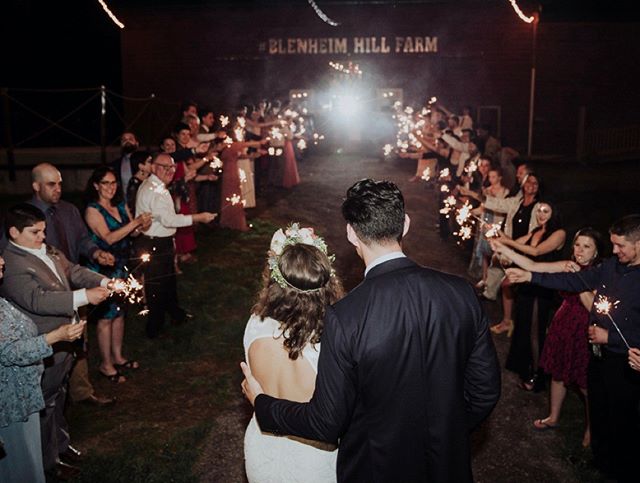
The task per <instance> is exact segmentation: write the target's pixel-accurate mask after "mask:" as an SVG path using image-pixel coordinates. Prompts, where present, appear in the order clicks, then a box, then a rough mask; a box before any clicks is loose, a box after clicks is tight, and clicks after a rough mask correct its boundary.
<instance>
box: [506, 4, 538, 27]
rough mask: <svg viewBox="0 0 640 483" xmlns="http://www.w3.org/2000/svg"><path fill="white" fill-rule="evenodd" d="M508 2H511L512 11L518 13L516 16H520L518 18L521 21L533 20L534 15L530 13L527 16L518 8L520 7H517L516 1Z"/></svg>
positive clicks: (528, 21)
mask: <svg viewBox="0 0 640 483" xmlns="http://www.w3.org/2000/svg"><path fill="white" fill-rule="evenodd" d="M509 3H510V4H511V6H512V7H513V11H514V12H516V14H517V15H518V17H520V20H522V21H523V22H526V23H531V22H533V20H534V19H535V17H534V16H533V15H532V16H531V17H527V16H526V15H525V14H524V13H523V12H522V10H520V7H518V2H516V0H509Z"/></svg>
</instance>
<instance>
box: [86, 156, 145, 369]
mask: <svg viewBox="0 0 640 483" xmlns="http://www.w3.org/2000/svg"><path fill="white" fill-rule="evenodd" d="M85 193H86V198H87V201H88V204H87V208H86V210H85V215H84V216H85V221H86V222H87V225H88V226H89V229H90V230H91V237H92V238H93V240H94V241H95V242H96V244H97V245H98V247H99V248H100V249H102V250H105V251H108V252H109V253H111V254H113V256H114V258H115V260H116V261H115V264H114V266H112V267H105V266H102V265H98V264H96V263H90V264H89V265H88V267H89V268H90V269H91V270H94V271H96V272H100V273H102V274H103V275H106V276H108V277H111V278H121V279H126V278H127V277H128V273H127V270H126V268H125V267H126V266H127V264H128V263H129V259H130V256H131V243H130V237H131V236H137V235H139V234H140V233H141V231H144V230H146V229H147V228H148V227H149V226H150V224H151V214H149V213H141V214H139V215H138V216H137V217H136V218H132V216H131V213H130V212H129V208H128V207H127V205H126V203H125V202H124V200H123V197H122V190H121V188H120V187H119V186H118V181H117V180H116V175H115V173H114V171H113V170H112V169H111V168H109V167H106V166H103V167H100V168H98V169H96V170H95V171H94V172H93V174H92V175H91V177H90V178H89V181H88V182H87V188H86V192H85ZM124 302H125V300H124V299H123V298H121V297H117V296H115V295H114V296H113V297H111V298H110V299H109V300H106V301H105V302H103V303H101V304H100V305H98V306H97V307H96V308H95V309H94V310H93V311H92V312H91V314H90V315H91V319H92V320H97V333H98V347H99V350H100V360H101V362H100V368H99V370H100V373H101V374H102V375H103V376H105V377H106V378H108V379H109V380H111V381H113V382H125V381H126V377H125V376H124V375H123V374H122V371H123V370H126V369H137V368H138V367H139V364H138V362H137V361H134V360H128V359H127V358H125V357H124V356H123V355H122V342H123V338H124V319H125V316H126V311H125V304H124Z"/></svg>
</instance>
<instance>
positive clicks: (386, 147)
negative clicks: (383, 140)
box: [382, 144, 393, 156]
mask: <svg viewBox="0 0 640 483" xmlns="http://www.w3.org/2000/svg"><path fill="white" fill-rule="evenodd" d="M392 151H393V146H391V144H385V145H384V147H383V148H382V152H383V153H384V155H385V156H389V155H390V154H391V152H392Z"/></svg>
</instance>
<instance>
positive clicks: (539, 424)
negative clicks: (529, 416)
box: [533, 418, 558, 431]
mask: <svg viewBox="0 0 640 483" xmlns="http://www.w3.org/2000/svg"><path fill="white" fill-rule="evenodd" d="M547 421H548V418H545V419H536V420H535V421H534V422H533V428H534V429H535V430H536V431H549V430H550V429H557V428H558V425H557V424H549V423H548V422H547Z"/></svg>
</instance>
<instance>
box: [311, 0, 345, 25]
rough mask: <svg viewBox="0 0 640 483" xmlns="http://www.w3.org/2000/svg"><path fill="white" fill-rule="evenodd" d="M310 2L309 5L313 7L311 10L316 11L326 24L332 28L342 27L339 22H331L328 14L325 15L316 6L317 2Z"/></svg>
mask: <svg viewBox="0 0 640 483" xmlns="http://www.w3.org/2000/svg"><path fill="white" fill-rule="evenodd" d="M308 1H309V5H311V8H313V9H314V10H315V12H316V14H317V15H318V17H320V18H321V19H322V20H323V21H324V22H326V23H328V24H329V25H331V26H332V27H336V26H338V25H340V24H339V23H338V22H335V21H333V20H331V19H330V18H329V17H327V14H326V13H324V12H323V11H322V10H320V7H318V6H317V5H316V2H314V1H313V0H308Z"/></svg>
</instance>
